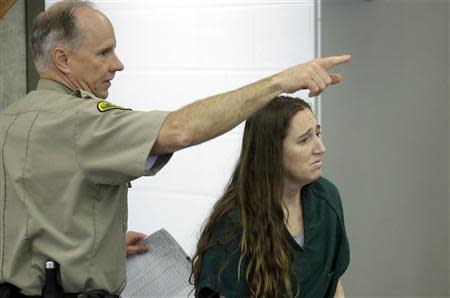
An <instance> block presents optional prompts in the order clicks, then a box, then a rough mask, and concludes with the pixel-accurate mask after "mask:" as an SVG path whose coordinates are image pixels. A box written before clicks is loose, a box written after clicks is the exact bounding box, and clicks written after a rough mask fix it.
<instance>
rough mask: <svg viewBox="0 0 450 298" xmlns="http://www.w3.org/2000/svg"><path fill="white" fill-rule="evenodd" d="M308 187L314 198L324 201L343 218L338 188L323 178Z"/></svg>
mask: <svg viewBox="0 0 450 298" xmlns="http://www.w3.org/2000/svg"><path fill="white" fill-rule="evenodd" d="M309 187H310V189H311V191H312V193H313V194H314V195H315V196H317V197H320V198H322V199H323V200H325V201H326V202H327V203H328V205H330V207H331V208H333V209H334V210H335V211H336V212H337V213H338V215H339V216H343V209H342V201H341V196H340V194H339V190H338V188H337V187H336V185H335V184H334V183H333V182H331V181H330V180H328V179H326V178H324V177H320V178H319V179H317V180H316V181H314V182H313V183H311V184H310V186H309Z"/></svg>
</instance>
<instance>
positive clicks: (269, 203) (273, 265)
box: [191, 96, 311, 297]
mask: <svg viewBox="0 0 450 298" xmlns="http://www.w3.org/2000/svg"><path fill="white" fill-rule="evenodd" d="M304 109H309V110H311V107H310V106H309V105H308V104H307V103H306V102H304V101H303V100H300V99H298V98H293V97H287V96H279V97H277V98H275V99H274V100H272V101H271V102H270V103H269V104H268V105H267V106H265V107H264V108H263V109H261V110H260V111H258V112H257V113H255V114H254V115H253V116H252V117H250V118H249V119H248V120H247V122H246V124H245V129H244V136H243V141H242V148H241V155H240V157H239V160H238V162H237V164H236V167H235V170H234V172H233V175H232V176H231V179H230V181H229V183H228V185H227V187H226V188H225V191H224V194H223V195H222V197H221V198H220V199H219V200H218V201H217V202H216V204H215V205H214V207H213V210H212V212H211V215H210V216H209V218H208V219H207V221H206V223H205V224H204V226H203V229H202V233H201V236H200V239H199V241H198V244H197V250H196V253H195V255H194V258H193V267H192V273H191V279H192V278H193V279H194V286H195V288H196V291H197V290H198V285H199V277H200V272H201V269H202V264H203V257H204V255H205V253H206V251H207V249H208V247H209V246H210V245H211V243H210V242H211V240H212V234H213V233H214V231H215V230H217V228H218V227H219V225H220V224H221V223H222V224H223V220H224V218H225V216H226V215H227V214H229V212H231V211H233V210H237V211H238V212H239V216H240V219H239V220H240V229H239V230H235V234H234V235H231V237H230V238H228V239H226V240H225V242H229V241H231V239H232V238H235V237H240V247H239V249H240V259H239V265H238V268H236V269H237V272H238V278H242V276H240V272H241V266H242V265H243V260H244V257H245V258H246V260H247V261H248V263H247V262H246V263H247V264H248V265H247V267H246V268H243V269H244V270H245V279H246V281H247V283H248V286H249V288H250V291H251V293H252V296H254V297H279V296H281V295H283V296H285V297H294V296H298V294H299V290H300V289H299V288H298V283H295V284H293V282H292V281H295V277H294V274H293V271H292V266H291V263H292V252H291V245H290V244H289V243H288V239H287V237H286V233H287V230H286V227H285V223H286V220H287V219H286V218H285V216H284V213H283V200H282V195H283V167H282V144H283V139H284V138H285V137H286V134H287V130H288V128H289V125H290V121H291V119H292V117H293V116H294V115H295V114H296V113H297V112H298V111H301V110H304ZM243 272H244V271H243Z"/></svg>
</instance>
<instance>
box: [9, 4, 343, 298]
mask: <svg viewBox="0 0 450 298" xmlns="http://www.w3.org/2000/svg"><path fill="white" fill-rule="evenodd" d="M31 42H32V49H33V54H34V60H35V65H36V68H37V70H38V72H39V74H40V78H41V80H40V81H39V84H38V87H37V90H35V91H32V92H30V93H29V94H28V95H27V96H25V98H23V99H22V100H20V101H17V102H15V103H14V104H12V105H10V106H9V107H8V108H7V109H5V110H4V111H3V112H2V114H1V143H0V145H1V147H0V148H1V165H0V177H1V184H0V193H1V200H0V223H1V228H0V266H1V270H0V284H3V285H14V286H15V287H17V288H18V289H19V291H20V292H21V293H22V294H23V295H28V296H37V295H41V291H42V287H43V283H44V273H45V263H46V261H48V260H53V261H56V262H58V263H59V264H60V270H61V279H62V283H63V288H64V292H65V293H66V296H67V295H68V294H69V293H74V295H77V294H78V293H85V294H86V293H88V294H89V293H90V292H92V291H98V290H102V291H103V292H102V293H104V294H106V293H110V294H116V295H119V294H120V293H121V291H122V290H123V288H124V286H125V282H126V280H125V279H126V278H125V276H126V275H125V253H124V251H125V231H126V223H127V190H128V183H129V181H131V180H133V179H136V178H138V177H140V176H148V175H154V174H156V173H157V172H158V171H159V170H160V169H161V168H162V167H163V166H164V165H165V164H166V163H167V162H168V160H169V159H170V157H171V154H172V153H173V152H175V151H177V150H180V149H182V148H186V147H189V146H192V145H195V144H199V143H201V142H204V141H207V140H209V139H211V138H214V137H216V136H218V135H220V134H222V133H224V132H226V131H228V130H230V129H232V128H233V127H235V126H236V125H238V124H239V123H240V122H242V121H244V120H245V119H246V118H248V117H249V116H250V115H252V113H254V112H255V111H257V110H258V109H260V108H261V107H263V106H264V105H265V104H266V103H268V102H269V101H270V100H271V99H273V98H274V97H275V96H277V95H279V94H281V93H283V92H287V93H291V92H295V91H297V90H300V89H309V90H310V96H316V95H318V94H320V93H321V92H322V91H323V90H324V89H325V88H326V87H327V86H328V85H331V84H336V83H338V82H340V80H341V76H340V75H338V74H329V73H328V72H327V69H328V68H330V67H332V66H334V65H336V64H340V63H345V62H347V61H348V60H349V59H350V57H349V56H335V57H328V58H322V59H316V60H313V61H310V62H308V63H305V64H301V65H297V66H294V67H292V68H290V69H287V70H285V71H283V72H281V73H278V74H276V75H273V76H271V77H269V78H266V79H263V80H261V81H258V82H256V83H253V84H251V85H248V86H246V87H243V88H240V89H237V90H234V91H230V92H227V93H224V94H221V95H217V96H212V97H209V98H207V99H204V100H200V101H197V102H195V103H192V104H190V105H188V106H186V107H184V108H182V109H179V110H177V111H174V112H164V111H150V112H138V111H131V110H128V109H126V108H123V107H119V106H116V105H114V104H112V103H109V102H107V101H105V98H106V97H107V96H108V89H109V87H110V86H111V81H112V79H113V78H114V74H115V73H116V72H117V71H121V70H123V68H124V66H123V65H122V63H121V61H120V60H119V58H118V57H117V56H116V54H115V52H114V49H115V47H116V40H115V36H114V31H113V27H112V24H111V23H110V21H109V20H108V18H107V17H106V16H105V15H103V14H102V13H101V12H100V11H98V10H96V9H94V8H93V7H92V6H91V4H89V3H87V2H73V1H70V2H69V1H67V2H61V3H58V4H55V5H53V6H52V7H51V8H49V9H48V10H47V11H46V12H44V13H42V14H40V15H39V16H38V17H37V19H36V20H35V23H34V27H33V31H32V40H31ZM138 238H139V237H138ZM102 295H103V294H102ZM87 296H88V295H87ZM87 296H84V297H87ZM97 297H98V296H97Z"/></svg>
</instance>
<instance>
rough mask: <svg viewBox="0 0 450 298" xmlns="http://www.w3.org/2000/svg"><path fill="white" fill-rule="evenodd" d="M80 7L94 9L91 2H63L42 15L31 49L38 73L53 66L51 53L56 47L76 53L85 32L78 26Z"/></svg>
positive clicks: (34, 32)
mask: <svg viewBox="0 0 450 298" xmlns="http://www.w3.org/2000/svg"><path fill="white" fill-rule="evenodd" d="M80 7H85V8H90V9H94V7H93V5H92V3H90V2H89V1H62V2H59V3H56V4H54V5H52V6H51V7H50V8H49V9H48V10H47V11H45V12H42V13H40V14H39V15H38V16H37V17H36V19H35V20H34V23H33V29H32V31H31V49H32V51H33V59H34V64H35V66H36V69H37V71H38V72H43V71H45V70H47V69H48V67H49V66H50V65H51V64H52V59H51V52H52V50H53V49H54V48H56V47H64V48H66V49H68V50H71V51H76V50H77V49H78V48H79V46H80V44H81V41H82V39H83V35H84V32H83V31H82V30H81V29H80V28H79V26H78V25H77V20H76V16H75V10H77V9H78V8H80Z"/></svg>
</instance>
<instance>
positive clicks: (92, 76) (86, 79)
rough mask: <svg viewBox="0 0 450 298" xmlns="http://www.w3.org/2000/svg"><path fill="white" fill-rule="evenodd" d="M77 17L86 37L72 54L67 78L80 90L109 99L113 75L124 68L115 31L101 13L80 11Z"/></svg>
mask: <svg viewBox="0 0 450 298" xmlns="http://www.w3.org/2000/svg"><path fill="white" fill-rule="evenodd" d="M76 16H77V22H78V25H79V26H80V29H81V30H82V31H83V32H84V37H83V38H82V41H81V45H80V47H79V48H78V50H76V51H73V52H70V54H69V58H68V63H69V69H70V72H69V73H68V74H67V75H68V78H69V79H70V81H71V82H72V83H73V84H74V85H75V86H76V87H77V88H80V89H83V90H85V91H88V92H90V93H92V94H94V95H95V96H97V97H100V98H106V97H107V96H108V89H109V87H110V86H111V80H112V79H113V78H114V74H115V73H116V71H121V70H123V68H124V67H123V64H122V62H120V60H119V58H117V56H116V54H115V52H114V49H115V47H116V38H115V36H114V29H113V27H112V25H111V22H110V21H109V20H108V19H107V18H106V17H105V16H104V15H102V14H101V13H99V12H98V11H95V10H92V9H85V8H84V9H79V10H78V11H77V12H76Z"/></svg>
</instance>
